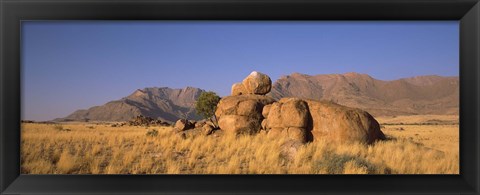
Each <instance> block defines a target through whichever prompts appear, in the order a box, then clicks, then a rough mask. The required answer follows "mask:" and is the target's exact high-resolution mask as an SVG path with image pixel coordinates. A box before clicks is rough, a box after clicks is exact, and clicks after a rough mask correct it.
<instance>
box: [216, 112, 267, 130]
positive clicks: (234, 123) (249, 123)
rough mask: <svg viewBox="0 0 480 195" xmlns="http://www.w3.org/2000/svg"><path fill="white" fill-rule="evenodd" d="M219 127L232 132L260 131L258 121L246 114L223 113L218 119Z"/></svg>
mask: <svg viewBox="0 0 480 195" xmlns="http://www.w3.org/2000/svg"><path fill="white" fill-rule="evenodd" d="M218 126H220V129H222V130H224V131H225V132H227V133H232V134H250V135H251V134H255V133H257V132H258V131H260V122H258V121H257V120H253V119H251V118H249V117H246V116H240V115H225V116H222V117H221V118H220V119H219V120H218Z"/></svg>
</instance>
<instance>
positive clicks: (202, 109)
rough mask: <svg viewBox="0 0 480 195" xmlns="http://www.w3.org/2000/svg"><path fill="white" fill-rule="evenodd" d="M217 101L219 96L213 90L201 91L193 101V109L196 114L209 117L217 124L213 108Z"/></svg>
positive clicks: (215, 106) (215, 107)
mask: <svg viewBox="0 0 480 195" xmlns="http://www.w3.org/2000/svg"><path fill="white" fill-rule="evenodd" d="M219 101H220V97H219V96H218V95H217V94H216V93H215V92H212V91H209V92H202V93H201V94H200V97H198V99H197V102H196V103H195V110H196V111H197V114H199V115H202V116H203V117H204V118H205V119H209V120H210V121H212V122H213V124H215V125H217V118H216V117H215V109H217V104H218V102H219ZM212 118H213V120H212Z"/></svg>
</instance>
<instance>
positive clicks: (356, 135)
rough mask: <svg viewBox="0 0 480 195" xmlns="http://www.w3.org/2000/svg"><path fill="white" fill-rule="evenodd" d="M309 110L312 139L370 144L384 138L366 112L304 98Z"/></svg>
mask: <svg viewBox="0 0 480 195" xmlns="http://www.w3.org/2000/svg"><path fill="white" fill-rule="evenodd" d="M305 102H306V103H307V105H308V109H309V111H310V116H311V122H310V125H309V129H310V131H311V134H312V136H313V139H315V140H318V139H322V138H324V139H328V140H333V141H337V142H352V141H355V142H363V143H368V144H371V143H373V142H374V141H376V140H383V139H385V135H384V134H383V132H382V131H381V130H380V125H379V124H378V122H377V120H375V118H373V117H372V115H370V114H369V113H368V112H365V111H363V110H360V109H356V108H349V107H346V106H341V105H338V104H335V103H332V102H327V101H314V100H305Z"/></svg>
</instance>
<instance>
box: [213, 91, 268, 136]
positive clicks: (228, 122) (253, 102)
mask: <svg viewBox="0 0 480 195" xmlns="http://www.w3.org/2000/svg"><path fill="white" fill-rule="evenodd" d="M274 101H275V100H274V99H273V98H271V97H266V96H262V95H251V94H248V95H237V96H227V97H224V98H222V99H221V100H220V102H219V103H218V105H217V110H216V111H215V116H216V117H217V120H218V126H219V127H220V129H222V130H225V131H226V132H231V133H235V134H243V133H245V134H254V133H257V132H258V131H259V130H260V129H261V123H262V120H263V116H262V110H263V107H264V106H265V105H268V104H271V103H273V102H274Z"/></svg>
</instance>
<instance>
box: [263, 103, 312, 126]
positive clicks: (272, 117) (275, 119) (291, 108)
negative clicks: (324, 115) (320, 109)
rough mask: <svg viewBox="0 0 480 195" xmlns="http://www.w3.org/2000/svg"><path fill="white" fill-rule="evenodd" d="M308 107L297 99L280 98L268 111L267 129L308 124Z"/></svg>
mask: <svg viewBox="0 0 480 195" xmlns="http://www.w3.org/2000/svg"><path fill="white" fill-rule="evenodd" d="M308 114H309V112H308V107H307V103H305V101H303V100H301V99H298V98H282V99H280V101H278V102H275V103H273V104H272V105H271V107H270V109H269V111H268V117H267V127H284V128H285V127H301V128H306V127H307V123H308Z"/></svg>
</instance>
